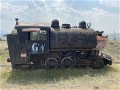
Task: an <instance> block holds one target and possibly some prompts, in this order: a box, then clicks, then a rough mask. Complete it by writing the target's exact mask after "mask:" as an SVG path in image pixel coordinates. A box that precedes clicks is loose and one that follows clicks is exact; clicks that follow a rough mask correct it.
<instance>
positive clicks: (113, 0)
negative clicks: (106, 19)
mask: <svg viewBox="0 0 120 90" xmlns="http://www.w3.org/2000/svg"><path fill="white" fill-rule="evenodd" d="M98 1H99V3H100V4H103V5H105V6H108V7H115V8H119V4H120V3H119V0H98Z"/></svg>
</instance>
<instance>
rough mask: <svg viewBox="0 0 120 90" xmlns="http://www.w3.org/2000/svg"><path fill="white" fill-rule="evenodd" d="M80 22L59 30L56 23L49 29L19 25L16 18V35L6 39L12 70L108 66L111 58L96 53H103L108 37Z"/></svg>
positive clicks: (10, 35) (59, 27) (8, 36)
mask: <svg viewBox="0 0 120 90" xmlns="http://www.w3.org/2000/svg"><path fill="white" fill-rule="evenodd" d="M90 25H91V24H86V22H85V21H81V22H80V23H79V25H78V27H77V26H74V27H71V26H70V24H62V26H59V21H58V20H57V19H54V20H52V22H51V25H46V24H40V23H19V22H18V18H16V25H15V29H16V31H17V33H16V34H8V35H7V43H8V49H9V56H10V58H8V59H7V61H8V62H11V65H12V69H15V68H19V67H22V66H28V67H33V66H34V67H39V68H46V69H51V68H59V67H62V68H67V67H81V66H90V67H93V68H103V67H104V65H107V64H109V65H111V64H112V59H111V57H109V56H107V55H104V54H101V55H100V53H99V51H100V50H102V49H104V47H105V46H106V42H107V37H105V36H102V33H103V32H99V31H95V30H94V29H92V28H90Z"/></svg>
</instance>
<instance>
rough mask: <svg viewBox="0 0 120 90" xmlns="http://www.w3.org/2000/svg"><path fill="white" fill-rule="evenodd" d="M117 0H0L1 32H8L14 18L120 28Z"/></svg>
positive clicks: (117, 29) (109, 28)
mask: <svg viewBox="0 0 120 90" xmlns="http://www.w3.org/2000/svg"><path fill="white" fill-rule="evenodd" d="M119 4H120V2H119V0H0V33H1V32H2V33H10V32H11V30H12V29H13V27H14V25H15V18H16V17H18V18H19V21H20V22H45V23H50V22H51V20H52V19H54V18H56V19H58V20H59V21H60V24H62V23H70V24H71V25H77V26H78V23H79V22H80V21H82V20H85V21H86V22H91V24H92V25H91V28H94V29H95V30H99V31H104V32H105V33H113V32H114V30H115V31H116V33H119V32H120V25H119V21H120V18H119V16H120V10H119V8H120V5H119Z"/></svg>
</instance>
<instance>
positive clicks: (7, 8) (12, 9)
mask: <svg viewBox="0 0 120 90" xmlns="http://www.w3.org/2000/svg"><path fill="white" fill-rule="evenodd" d="M0 5H1V6H0V10H1V11H8V12H10V13H14V14H17V13H22V12H24V11H25V10H27V9H28V6H27V5H24V6H16V5H11V4H10V3H8V2H2V3H1V4H0Z"/></svg>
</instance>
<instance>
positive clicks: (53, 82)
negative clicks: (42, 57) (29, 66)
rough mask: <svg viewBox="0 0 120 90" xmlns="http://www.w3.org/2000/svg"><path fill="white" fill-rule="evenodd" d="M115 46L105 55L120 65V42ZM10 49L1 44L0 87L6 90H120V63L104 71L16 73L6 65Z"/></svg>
mask: <svg viewBox="0 0 120 90" xmlns="http://www.w3.org/2000/svg"><path fill="white" fill-rule="evenodd" d="M112 43H113V41H109V42H108V47H107V48H106V49H105V50H104V51H103V52H106V53H108V54H109V55H112V57H113V58H114V62H120V61H119V45H120V42H118V41H115V43H113V44H112ZM6 48H7V46H6V42H5V41H4V42H3V41H2V42H0V65H1V66H0V69H1V70H0V73H1V74H0V85H1V86H0V87H1V89H2V90H120V69H119V68H120V64H113V65H112V66H105V67H104V68H103V69H100V70H98V69H91V68H82V69H77V68H73V69H70V68H68V69H58V70H43V69H37V70H26V69H19V70H15V71H12V70H11V66H10V63H6V58H7V56H8V50H7V49H6ZM113 52H114V53H113ZM115 52H117V53H115ZM116 54H117V55H116Z"/></svg>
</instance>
